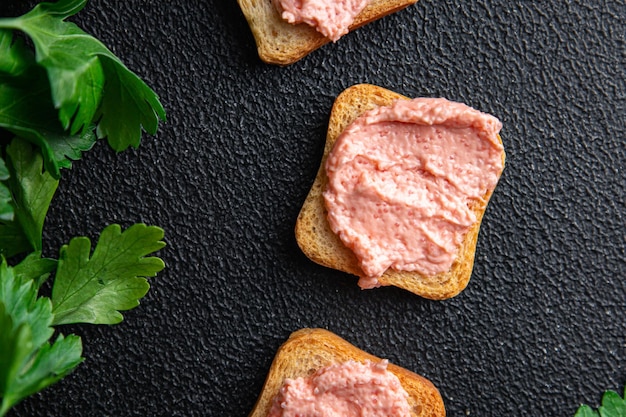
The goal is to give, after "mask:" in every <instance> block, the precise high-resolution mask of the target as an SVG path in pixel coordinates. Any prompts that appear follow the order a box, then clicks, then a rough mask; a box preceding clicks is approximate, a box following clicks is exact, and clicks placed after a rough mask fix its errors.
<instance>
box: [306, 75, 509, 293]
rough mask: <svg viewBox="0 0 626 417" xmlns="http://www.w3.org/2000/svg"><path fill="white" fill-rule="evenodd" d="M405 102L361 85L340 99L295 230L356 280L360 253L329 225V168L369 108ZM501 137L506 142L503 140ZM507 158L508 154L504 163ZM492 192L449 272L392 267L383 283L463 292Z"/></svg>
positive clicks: (325, 261) (309, 247)
mask: <svg viewBox="0 0 626 417" xmlns="http://www.w3.org/2000/svg"><path fill="white" fill-rule="evenodd" d="M403 99H404V100H407V99H408V98H407V97H404V96H402V95H400V94H398V93H395V92H393V91H390V90H387V89H384V88H382V87H378V86H374V85H370V84H358V85H355V86H352V87H350V88H348V89H346V90H345V91H343V92H342V93H341V94H340V95H339V96H338V97H337V99H336V100H335V103H334V104H333V108H332V110H331V114H330V120H329V122H328V132H327V135H326V145H325V147H324V155H323V157H322V161H321V164H320V168H319V170H318V173H317V177H316V178H315V181H314V183H313V185H312V187H311V190H310V191H309V194H308V195H307V197H306V199H305V201H304V204H303V205H302V209H301V210H300V214H299V215H298V219H297V221H296V227H295V235H296V240H297V242H298V245H299V246H300V248H301V249H302V251H303V252H304V254H305V255H306V256H307V257H308V258H309V259H311V260H312V261H314V262H316V263H318V264H320V265H323V266H326V267H329V268H333V269H337V270H340V271H343V272H347V273H350V274H353V275H356V276H361V275H362V274H363V272H362V270H361V268H360V266H359V263H358V260H357V258H356V256H355V255H354V253H353V252H352V251H351V250H350V249H349V248H347V247H346V246H345V245H344V244H343V242H342V241H341V239H339V237H338V236H337V235H336V234H335V233H334V232H333V231H332V230H331V228H330V225H329V223H328V220H327V211H326V207H325V205H324V197H323V192H324V190H325V189H326V186H327V184H328V176H327V175H326V169H325V168H324V167H325V165H326V159H327V158H328V154H329V153H330V151H331V150H332V148H333V145H334V144H335V141H336V139H337V137H338V136H339V135H340V134H341V132H343V131H344V129H345V128H346V127H347V126H348V125H349V124H350V123H352V122H353V121H354V120H355V119H356V118H357V117H359V116H360V115H361V114H363V113H364V112H365V111H367V110H371V109H373V108H375V107H378V106H389V105H391V104H392V103H393V102H394V101H396V100H403ZM498 139H499V140H500V142H501V139H500V137H499V136H498ZM504 159H505V154H504V151H503V152H502V161H503V162H504ZM492 192H493V191H489V192H487V193H486V194H485V195H484V196H483V197H482V199H481V200H480V201H477V202H475V203H473V205H472V206H471V208H472V210H473V211H474V213H475V214H476V219H477V220H476V222H475V223H474V224H473V225H472V226H471V227H470V228H469V230H468V232H467V233H466V235H465V238H464V240H463V244H462V246H461V248H460V249H459V252H458V254H457V257H456V259H455V261H454V263H453V264H452V267H451V268H450V270H449V271H447V272H444V273H440V274H437V275H433V276H426V275H422V274H420V273H418V272H407V271H395V270H392V269H389V270H387V272H385V273H384V275H383V276H382V277H380V278H379V279H378V281H379V282H380V283H381V285H393V286H396V287H399V288H403V289H405V290H408V291H410V292H412V293H414V294H417V295H419V296H421V297H424V298H428V299H433V300H443V299H447V298H451V297H454V296H455V295H457V294H459V293H460V292H461V291H463V289H465V287H466V286H467V284H468V283H469V280H470V276H471V274H472V269H473V267H474V255H475V252H476V243H477V240H478V231H479V229H480V224H481V221H482V218H483V214H484V212H485V209H486V208H487V203H488V202H489V198H490V197H491V194H492Z"/></svg>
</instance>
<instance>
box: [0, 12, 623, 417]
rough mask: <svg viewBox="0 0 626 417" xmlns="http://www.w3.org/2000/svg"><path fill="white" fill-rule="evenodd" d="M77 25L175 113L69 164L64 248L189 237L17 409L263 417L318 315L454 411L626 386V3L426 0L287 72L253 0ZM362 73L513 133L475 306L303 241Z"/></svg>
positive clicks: (53, 238)
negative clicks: (140, 296)
mask: <svg viewBox="0 0 626 417" xmlns="http://www.w3.org/2000/svg"><path fill="white" fill-rule="evenodd" d="M27 3H28V2H27ZM30 4H32V2H30ZM30 4H24V3H23V2H21V1H17V0H2V4H0V12H2V14H10V13H13V14H16V13H19V12H23V11H25V10H27V9H28V8H29V7H30ZM73 21H75V22H77V23H79V25H80V26H81V27H82V28H83V29H85V30H86V31H87V32H89V33H92V34H94V35H96V36H97V37H98V38H100V39H101V40H102V41H103V42H104V43H105V44H106V45H108V46H109V47H110V48H111V49H112V50H113V51H114V52H115V53H116V54H117V55H118V56H119V57H120V58H121V59H122V60H123V61H124V62H125V63H126V64H127V65H128V66H129V67H130V68H131V69H132V70H134V71H135V72H137V73H138V74H139V75H140V76H141V77H143V78H144V79H145V80H146V81H147V82H148V84H149V85H151V86H152V87H153V88H154V89H155V90H156V91H157V92H158V94H159V95H160V96H161V98H162V102H163V104H164V106H165V108H166V110H167V112H168V121H167V123H166V124H163V125H162V126H161V128H160V130H159V132H158V134H157V135H156V136H155V137H150V136H144V139H143V142H142V145H141V147H140V148H139V149H138V150H136V151H132V150H131V151H127V152H123V153H121V154H117V155H116V154H114V153H113V152H112V151H111V150H110V149H108V147H107V146H106V144H105V143H100V144H98V145H97V146H96V148H95V149H94V150H92V151H91V152H89V153H88V154H86V155H85V158H84V159H83V160H82V161H80V162H77V163H76V164H75V165H74V168H73V169H72V170H71V171H65V172H64V176H63V178H62V181H61V185H60V188H59V191H58V194H57V196H56V197H55V200H54V201H53V206H52V209H51V211H50V214H49V217H48V220H47V224H46V227H45V239H46V240H45V241H46V245H47V251H48V253H47V254H48V255H50V256H55V255H56V251H57V250H58V247H59V246H60V245H62V244H63V243H66V242H67V241H68V240H69V239H70V238H71V237H72V236H77V235H88V236H91V237H92V238H94V239H95V238H96V237H97V236H98V233H99V231H100V230H102V229H103V228H104V227H105V226H106V225H108V224H110V223H113V222H118V223H120V224H122V225H124V226H128V225H130V224H132V223H134V222H146V223H149V224H154V225H159V226H162V227H163V228H164V229H165V230H166V240H167V243H168V246H167V248H166V249H164V250H163V251H162V252H160V256H161V257H162V258H163V259H164V260H165V261H166V263H167V265H168V268H167V269H166V270H165V271H164V272H163V273H161V274H160V275H159V276H158V277H157V278H155V279H154V280H153V281H152V289H151V291H150V293H149V294H148V296H147V297H146V298H145V299H144V300H143V301H142V305H141V306H140V307H139V308H137V309H136V310H133V311H131V312H129V313H127V314H126V315H125V318H126V320H125V321H124V322H123V323H122V324H120V325H117V326H113V327H95V326H76V327H69V328H64V329H63V331H64V332H66V333H68V332H75V333H77V334H79V335H81V336H82V338H83V342H84V356H85V358H86V360H85V362H84V364H82V365H81V366H80V367H79V368H78V369H77V370H76V371H75V372H74V373H73V374H72V375H70V376H69V377H67V378H66V379H64V380H63V381H62V382H60V383H58V384H57V385H55V386H53V387H51V388H49V389H47V390H45V391H44V392H43V393H41V394H38V395H36V396H34V397H32V398H29V399H27V400H26V401H24V402H23V403H21V404H20V405H19V406H18V407H17V408H15V409H14V411H13V413H12V414H11V415H12V416H16V417H17V416H64V417H74V416H116V417H117V416H119V417H123V416H246V415H247V413H248V412H249V411H250V410H251V409H252V407H253V405H254V402H255V400H256V398H257V395H258V394H259V392H260V390H261V386H262V384H263V380H264V378H265V374H266V372H267V370H268V368H269V366H270V362H271V360H272V358H273V355H274V353H275V351H276V349H277V347H278V346H279V345H280V343H282V342H283V341H284V340H285V339H286V338H287V337H288V335H289V334H290V333H291V332H292V331H294V330H297V329H299V328H301V327H306V326H313V327H324V328H327V329H330V330H332V331H334V332H336V333H337V334H339V335H340V336H342V337H344V338H346V339H347V340H348V341H350V342H352V343H354V344H356V345H357V346H359V347H361V348H363V349H366V350H368V351H370V352H371V353H373V354H376V355H378V356H382V357H386V358H389V359H390V360H391V361H392V362H395V363H397V364H399V365H402V366H404V367H406V368H408V369H410V370H412V371H415V372H417V373H420V374H422V375H424V376H426V377H428V378H429V379H431V380H432V381H433V382H434V384H435V385H436V386H437V387H438V388H439V389H440V391H441V394H442V395H443V398H444V402H445V404H446V407H447V410H448V415H449V416H467V415H471V416H505V415H510V416H522V415H534V416H573V414H574V412H575V410H576V408H577V407H578V405H579V404H580V403H582V402H584V403H590V404H592V405H598V403H599V401H600V396H601V393H602V391H604V390H605V389H613V390H618V391H622V389H623V387H624V384H625V383H626V320H625V316H626V254H625V250H626V241H625V230H626V229H625V220H626V192H625V190H624V189H625V188H626V153H625V149H624V148H625V144H626V143H625V142H626V136H625V129H626V128H625V126H626V120H625V118H626V108H625V105H624V104H625V93H626V88H625V81H624V75H625V74H624V72H625V67H626V63H625V52H626V51H625V43H624V32H625V29H624V28H625V27H626V6H625V4H624V2H623V1H622V0H605V1H578V0H567V1H565V0H562V1H552V0H540V1H534V2H531V1H519V2H511V1H509V0H471V1H470V0H463V1H461V0H457V1H452V0H421V1H420V2H419V3H417V4H416V5H415V6H412V7H410V8H408V9H406V10H404V11H402V12H399V13H397V14H395V15H392V16H389V17H387V18H385V19H383V20H381V21H378V22H375V23H373V24H370V25H368V26H366V27H363V28H361V29H359V30H357V31H356V32H354V33H352V34H349V35H348V36H346V37H344V38H342V39H341V40H340V41H339V42H338V43H337V44H335V45H327V46H325V47H323V48H322V49H320V50H318V51H316V52H315V53H313V54H312V55H309V56H308V57H306V58H305V59H303V60H302V61H300V62H299V63H296V64H294V65H293V66H290V67H287V68H279V67H274V66H268V65H265V64H263V63H261V62H260V61H259V59H258V58H257V56H256V49H255V46H254V42H253V39H252V36H251V34H250V31H249V29H248V26H247V23H246V21H245V19H244V17H243V15H242V13H241V11H240V9H239V7H238V5H237V3H236V2H235V1H234V0H193V1H184V2H169V1H154V0H126V1H115V0H93V1H92V2H91V3H90V4H89V5H88V7H87V8H86V9H85V10H83V11H82V12H81V13H80V14H79V15H78V16H76V17H75V18H74V19H73ZM361 82H368V83H373V84H378V85H380V86H383V87H386V88H389V89H392V90H395V91H397V92H399V93H402V94H405V95H408V96H444V97H447V98H449V99H452V100H456V101H462V102H465V103H467V104H469V105H471V106H473V107H476V108H478V109H480V110H483V111H486V112H489V113H492V114H494V115H496V116H497V117H499V118H500V119H501V120H502V122H503V123H504V128H503V130H502V138H503V141H504V144H505V149H506V152H507V166H506V169H505V172H504V175H503V177H502V179H501V182H500V184H499V186H498V187H497V188H496V191H495V193H494V196H493V198H492V200H491V203H490V205H489V208H488V210H487V213H486V216H485V219H484V222H483V226H482V229H481V234H480V239H479V243H478V249H477V257H476V266H475V269H474V274H473V277H472V280H471V281H470V284H469V286H468V288H467V289H466V290H465V291H464V292H462V293H461V294H460V295H459V296H457V297H455V298H454V299H451V300H448V301H443V302H436V301H428V300H424V299H421V298H419V297H417V296H414V295H412V294H410V293H408V292H404V291H402V290H398V289H394V288H384V289H378V290H373V291H361V290H359V289H358V287H357V286H356V281H357V280H356V278H354V277H351V276H347V275H345V274H343V273H339V272H335V271H331V270H327V269H325V268H322V267H320V266H317V265H316V264H313V263H312V262H310V261H308V260H307V259H306V258H305V257H304V256H303V255H302V254H301V252H300V251H299V249H298V247H297V245H296V243H295V239H294V236H293V227H294V223H295V220H296V216H297V214H298V211H299V209H300V205H301V203H302V202H303V200H304V198H305V196H306V194H307V192H308V189H309V187H310V185H311V184H312V182H313V178H314V177H315V173H316V170H317V168H318V164H319V161H320V158H321V153H322V148H323V144H324V139H325V130H326V125H327V122H328V115H329V111H330V107H331V105H332V102H333V100H334V98H335V97H336V95H337V94H339V93H340V92H341V91H342V90H343V89H344V88H346V87H348V86H350V85H352V84H356V83H361Z"/></svg>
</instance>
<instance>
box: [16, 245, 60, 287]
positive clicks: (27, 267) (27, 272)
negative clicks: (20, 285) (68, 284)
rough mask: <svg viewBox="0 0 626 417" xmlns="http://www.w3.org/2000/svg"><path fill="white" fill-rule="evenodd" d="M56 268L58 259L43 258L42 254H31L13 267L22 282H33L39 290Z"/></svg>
mask: <svg viewBox="0 0 626 417" xmlns="http://www.w3.org/2000/svg"><path fill="white" fill-rule="evenodd" d="M56 267H57V261H56V259H49V258H42V257H41V252H31V253H29V254H28V256H26V257H25V258H24V259H23V260H22V262H20V263H19V264H17V265H15V266H14V267H13V271H14V273H15V276H16V277H17V278H18V279H19V280H20V281H21V282H26V281H30V280H32V281H33V282H34V283H35V286H36V287H37V288H39V287H41V284H43V283H44V282H45V281H46V280H47V279H48V277H49V276H50V274H51V273H52V272H53V271H54V270H55V269H56Z"/></svg>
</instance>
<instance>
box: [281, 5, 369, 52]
mask: <svg viewBox="0 0 626 417" xmlns="http://www.w3.org/2000/svg"><path fill="white" fill-rule="evenodd" d="M368 3H369V0H336V1H333V0H274V5H275V7H276V8H277V9H278V11H279V12H280V14H281V17H282V18H283V19H284V20H286V21H287V22H289V23H292V24H298V23H306V24H308V25H309V26H312V27H314V28H315V29H316V30H317V31H318V32H320V33H321V34H322V35H324V36H326V37H327V38H329V39H330V40H332V41H333V42H336V41H337V40H338V39H339V38H341V37H342V36H343V35H345V34H346V33H348V29H349V28H350V25H351V24H352V22H354V18H355V17H356V16H357V15H358V14H359V13H361V11H362V10H363V9H364V8H365V6H367V4H368Z"/></svg>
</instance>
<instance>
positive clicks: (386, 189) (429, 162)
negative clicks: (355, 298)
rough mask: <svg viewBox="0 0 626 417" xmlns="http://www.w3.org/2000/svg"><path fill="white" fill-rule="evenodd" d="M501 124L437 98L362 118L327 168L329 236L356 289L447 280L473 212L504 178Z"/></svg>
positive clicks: (331, 156) (347, 131) (400, 103)
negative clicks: (355, 270)
mask: <svg viewBox="0 0 626 417" xmlns="http://www.w3.org/2000/svg"><path fill="white" fill-rule="evenodd" d="M501 128H502V124H501V123H500V121H499V120H498V119H496V118H495V117H494V116H491V115H488V114H485V113H482V112H479V111H478V110H474V109H472V108H471V107H468V106H466V105H465V104H462V103H455V102H451V101H448V100H446V99H443V98H417V99H413V100H398V101H396V102H395V103H394V104H393V105H391V106H387V107H379V108H376V109H373V110H370V111H368V112H365V113H364V114H363V115H362V116H361V117H359V118H357V119H356V120H355V121H354V122H353V123H351V124H350V125H349V126H348V127H347V128H346V129H345V130H344V132H343V133H342V134H341V135H340V136H339V137H338V138H337V141H336V143H335V145H334V147H333V149H332V151H331V152H330V154H329V156H328V159H327V161H326V166H325V168H326V173H327V174H328V186H327V188H326V190H325V191H324V202H325V205H326V208H327V210H328V221H329V223H330V226H331V229H332V230H333V232H334V233H336V234H337V235H338V236H339V238H340V239H341V241H342V242H343V243H344V245H346V246H347V247H348V248H350V249H351V250H352V251H353V252H354V254H355V255H356V257H357V259H358V261H359V265H360V267H361V269H362V271H363V275H362V276H361V277H360V280H359V286H361V287H362V288H374V287H377V286H379V285H380V284H379V282H378V278H379V277H380V276H381V275H382V274H383V273H384V272H385V271H386V270H387V269H389V268H392V269H394V270H398V271H417V272H419V273H421V274H424V275H428V276H432V275H436V274H438V273H442V272H446V271H448V270H449V269H450V268H451V266H452V263H453V261H454V259H455V257H456V254H457V252H458V250H459V247H460V246H461V244H462V242H463V237H464V235H465V233H466V232H467V231H468V229H469V228H470V226H472V225H473V224H474V223H475V222H476V221H477V218H476V214H475V212H474V211H473V210H472V204H473V203H474V202H480V201H482V199H483V198H484V196H485V195H486V194H487V193H488V192H491V191H493V189H494V188H495V186H496V184H497V182H498V179H499V177H500V174H501V172H502V169H503V164H504V163H503V153H504V150H503V147H502V143H501V141H500V140H499V137H498V133H499V132H500V129H501Z"/></svg>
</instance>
